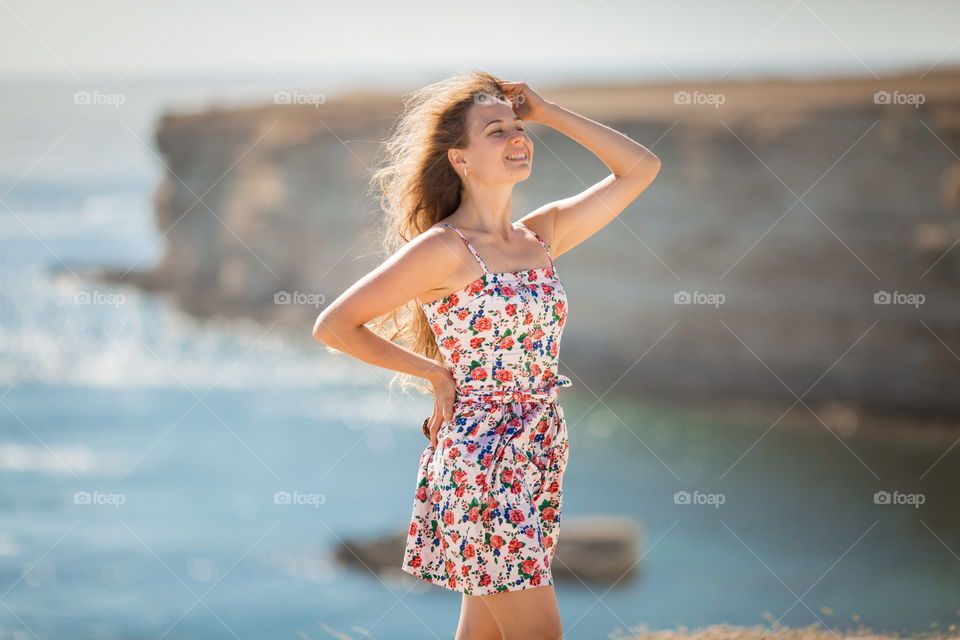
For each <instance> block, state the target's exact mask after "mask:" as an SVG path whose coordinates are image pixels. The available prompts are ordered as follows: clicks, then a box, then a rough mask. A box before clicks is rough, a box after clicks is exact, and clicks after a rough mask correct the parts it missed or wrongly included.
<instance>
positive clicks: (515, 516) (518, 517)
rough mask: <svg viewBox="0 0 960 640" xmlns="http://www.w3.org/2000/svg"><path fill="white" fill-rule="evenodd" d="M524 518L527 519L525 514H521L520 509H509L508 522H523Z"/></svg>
mask: <svg viewBox="0 0 960 640" xmlns="http://www.w3.org/2000/svg"><path fill="white" fill-rule="evenodd" d="M526 519H527V517H526V516H525V515H523V512H522V511H520V510H519V509H511V510H510V522H512V523H514V524H520V523H521V522H523V521H524V520H526Z"/></svg>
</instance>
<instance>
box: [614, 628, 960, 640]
mask: <svg viewBox="0 0 960 640" xmlns="http://www.w3.org/2000/svg"><path fill="white" fill-rule="evenodd" d="M616 633H619V634H622V635H614V634H610V635H609V636H608V638H610V639H611V640H847V639H848V638H856V639H857V640H904V639H905V638H911V639H921V638H922V639H925V640H947V639H955V638H960V633H958V630H957V625H951V626H950V628H949V630H947V631H928V632H924V633H918V634H913V635H907V636H900V635H886V634H881V633H876V632H874V631H872V630H870V629H867V628H866V627H859V628H857V629H847V630H830V629H825V628H823V627H822V626H821V625H818V624H812V625H810V626H809V627H801V628H798V629H791V628H789V627H784V626H780V625H776V626H772V627H771V626H763V625H758V626H755V627H735V626H731V625H713V626H710V627H704V628H700V629H694V630H689V629H687V628H686V627H683V626H681V627H678V628H677V629H666V630H661V631H650V630H648V629H647V628H646V627H645V626H643V627H638V628H631V629H629V631H628V632H623V631H619V630H618V632H616Z"/></svg>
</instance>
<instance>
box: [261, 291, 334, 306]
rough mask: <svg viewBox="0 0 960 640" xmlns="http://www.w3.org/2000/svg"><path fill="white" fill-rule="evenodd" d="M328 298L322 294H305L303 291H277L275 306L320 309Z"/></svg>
mask: <svg viewBox="0 0 960 640" xmlns="http://www.w3.org/2000/svg"><path fill="white" fill-rule="evenodd" d="M326 300H327V297H326V296H325V295H323V294H322V293H305V292H303V291H294V292H289V291H277V292H276V293H274V294H273V304H308V305H310V306H312V307H314V308H317V309H319V308H320V307H321V306H322V305H323V303H324V302H326Z"/></svg>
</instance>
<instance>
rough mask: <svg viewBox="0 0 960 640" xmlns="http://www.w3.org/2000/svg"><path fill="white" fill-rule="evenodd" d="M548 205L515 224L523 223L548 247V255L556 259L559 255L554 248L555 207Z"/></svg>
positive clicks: (551, 204)
mask: <svg viewBox="0 0 960 640" xmlns="http://www.w3.org/2000/svg"><path fill="white" fill-rule="evenodd" d="M553 205H554V203H550V204H547V205H544V206H542V207H540V208H539V209H536V210H535V211H532V212H530V213H528V214H527V215H525V216H523V217H522V218H520V219H519V220H518V221H517V222H521V223H523V225H524V226H525V227H527V228H528V229H530V230H531V231H533V232H534V233H536V234H537V235H538V236H540V239H541V240H543V241H544V242H545V243H547V246H548V247H550V253H551V254H552V255H553V256H554V257H556V256H557V255H559V254H558V253H557V251H556V249H555V248H554V244H555V243H554V220H555V219H556V207H555V206H553Z"/></svg>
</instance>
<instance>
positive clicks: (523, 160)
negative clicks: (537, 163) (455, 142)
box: [460, 99, 533, 183]
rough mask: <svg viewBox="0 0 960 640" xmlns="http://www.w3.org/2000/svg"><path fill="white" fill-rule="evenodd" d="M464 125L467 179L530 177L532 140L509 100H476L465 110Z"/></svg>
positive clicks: (516, 179)
mask: <svg viewBox="0 0 960 640" xmlns="http://www.w3.org/2000/svg"><path fill="white" fill-rule="evenodd" d="M467 127H468V129H469V140H470V144H469V146H468V147H467V148H466V149H464V150H463V157H464V159H465V160H466V163H467V171H468V172H467V181H471V180H478V181H480V182H483V183H503V182H510V183H513V182H519V181H521V180H526V179H527V178H528V177H530V170H531V168H532V166H533V164H532V163H533V142H532V141H531V140H530V138H529V137H528V136H527V133H526V131H524V124H523V120H521V119H520V118H518V117H517V116H516V114H515V113H514V112H513V107H511V106H510V103H509V102H507V101H505V100H492V99H486V100H481V101H478V102H475V103H474V104H473V105H472V106H471V107H470V110H469V111H468V112H467ZM460 174H461V176H462V175H463V169H462V168H461V169H460Z"/></svg>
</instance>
